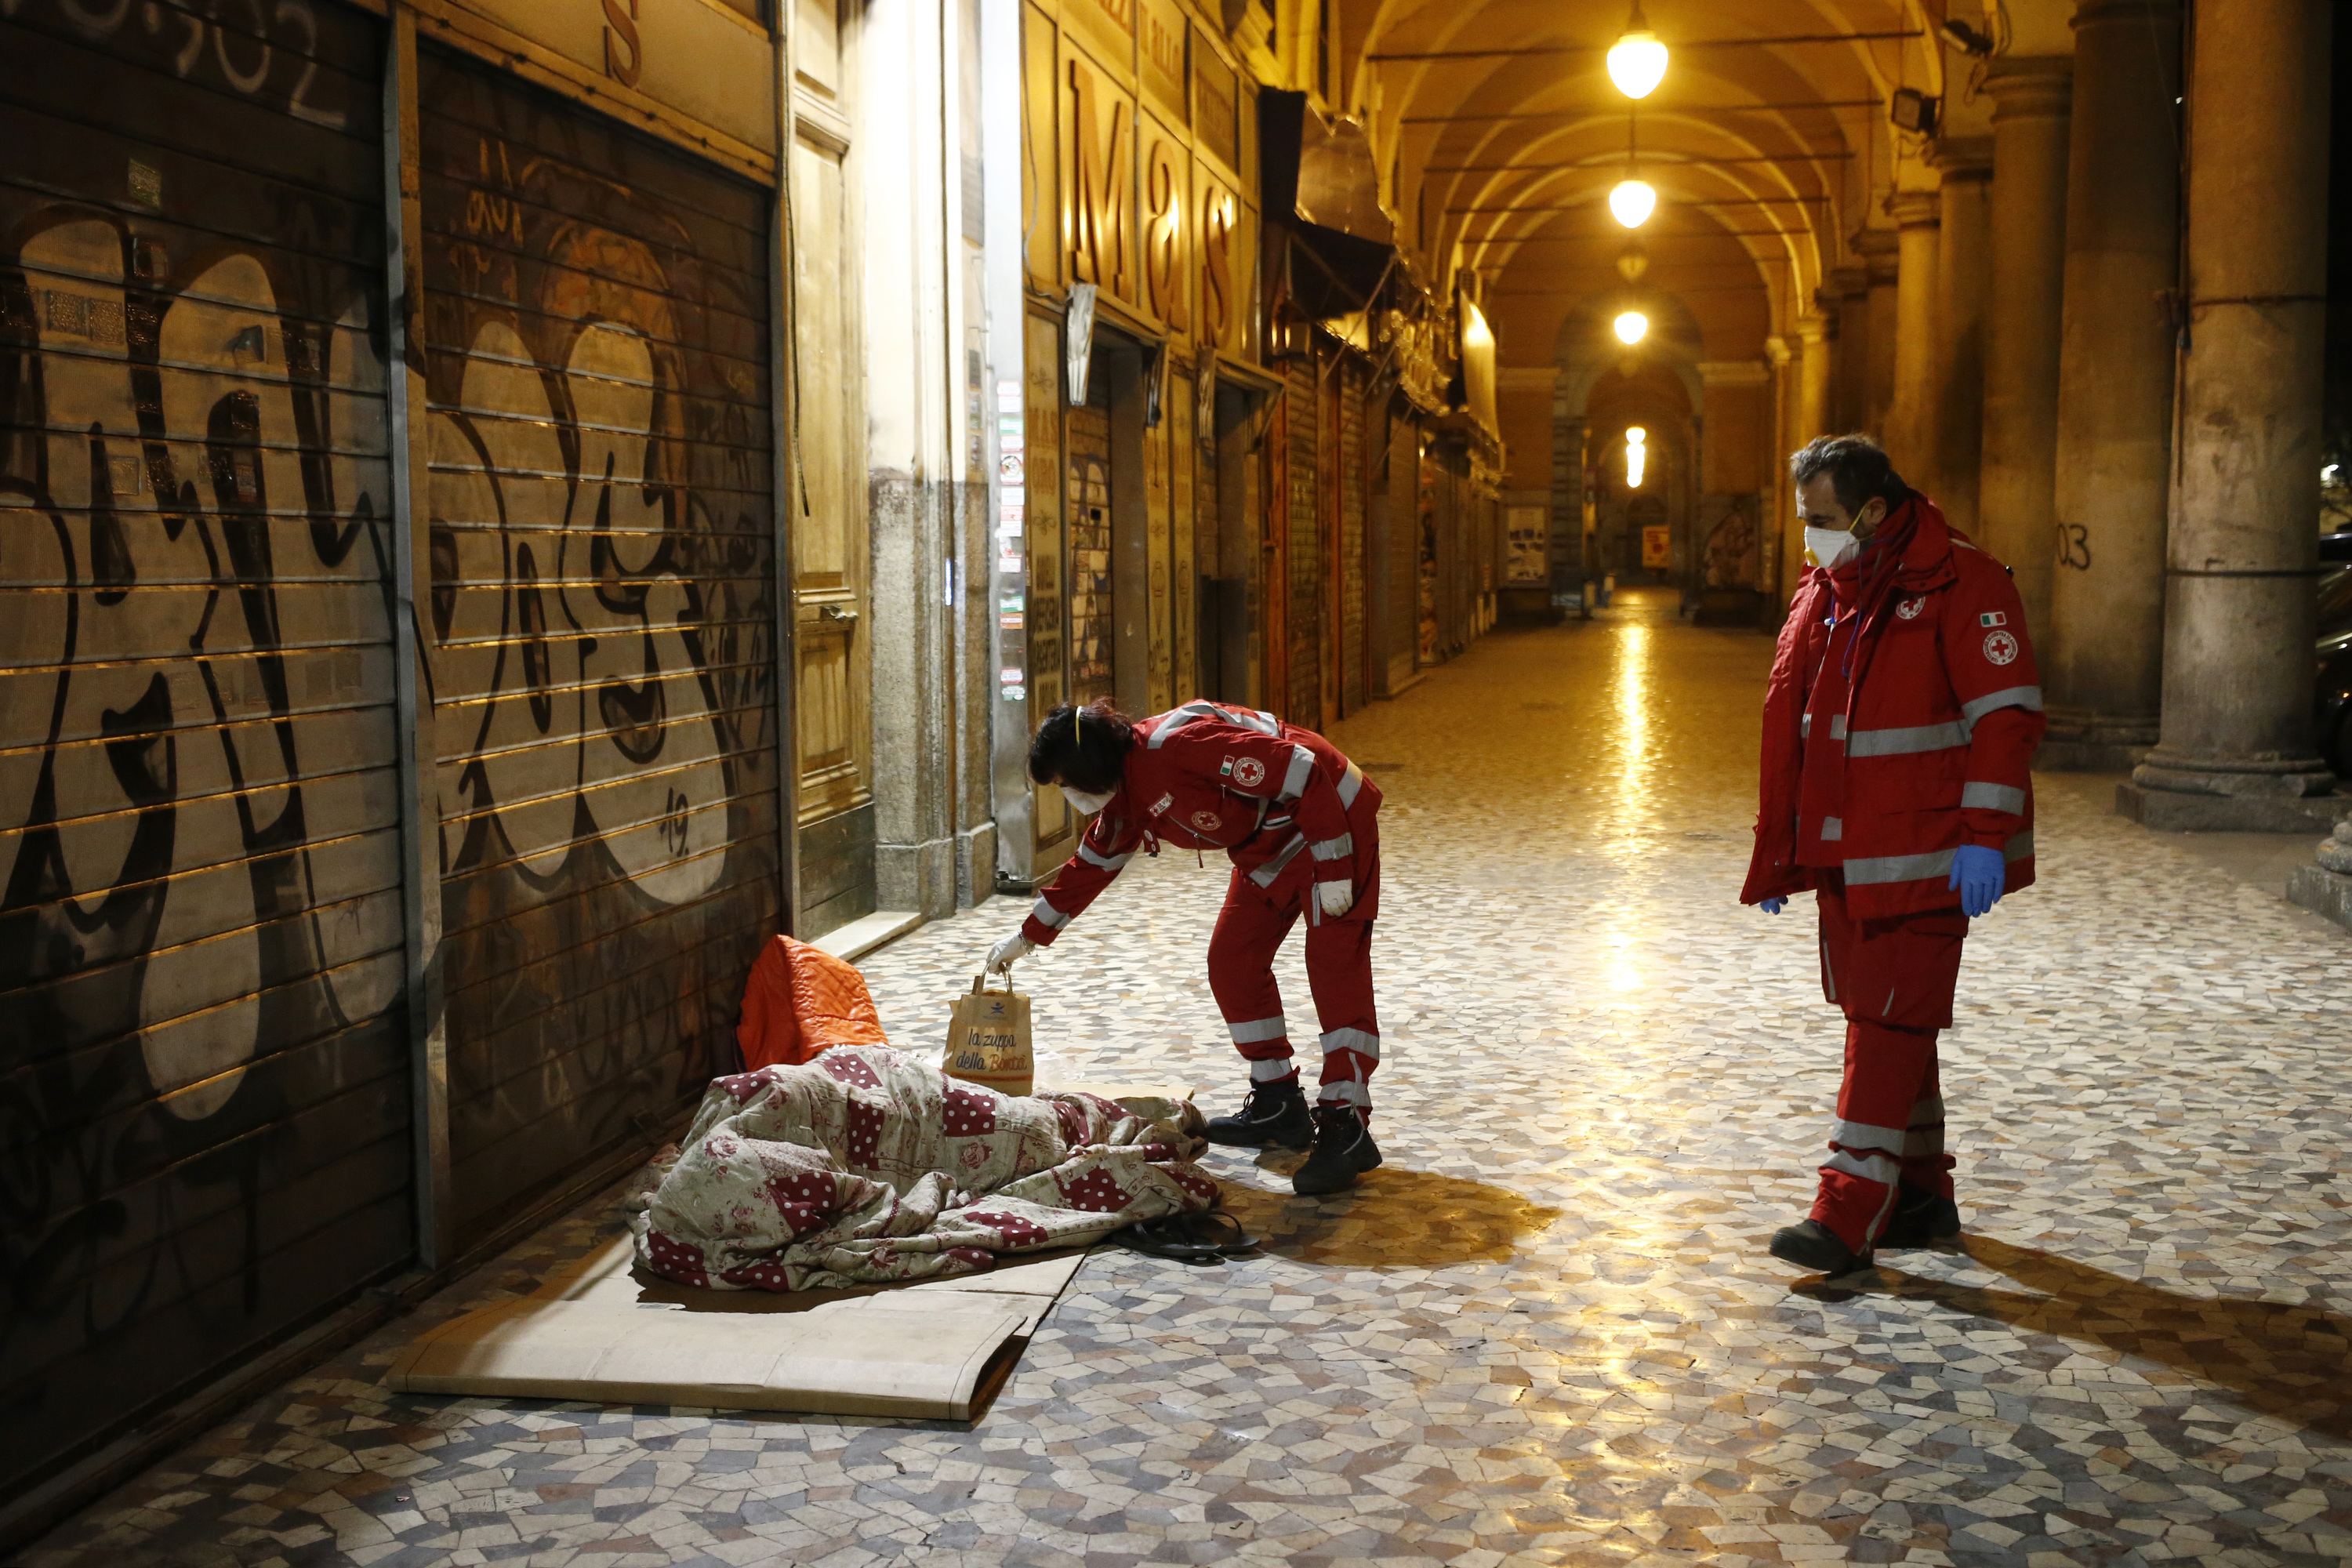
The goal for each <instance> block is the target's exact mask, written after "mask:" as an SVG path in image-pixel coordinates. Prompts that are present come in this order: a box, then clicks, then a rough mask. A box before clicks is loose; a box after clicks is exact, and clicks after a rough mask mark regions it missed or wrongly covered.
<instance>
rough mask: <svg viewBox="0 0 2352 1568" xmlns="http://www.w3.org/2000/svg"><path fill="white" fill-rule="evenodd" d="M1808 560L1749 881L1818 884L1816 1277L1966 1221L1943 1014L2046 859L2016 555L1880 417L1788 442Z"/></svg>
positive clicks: (1805, 1253) (1759, 893)
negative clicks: (2007, 894)
mask: <svg viewBox="0 0 2352 1568" xmlns="http://www.w3.org/2000/svg"><path fill="white" fill-rule="evenodd" d="M1789 471H1790V475H1791V476H1792V477H1793V478H1794V479H1795V481H1796V486H1797V510H1798V514H1799V516H1800V518H1801V520H1802V521H1803V522H1804V525H1805V543H1806V546H1807V549H1806V557H1807V559H1808V560H1810V561H1811V562H1812V563H1813V568H1812V570H1811V571H1809V572H1807V573H1806V574H1805V576H1804V580H1803V583H1802V584H1801V585H1800V587H1799V588H1798V590H1797V594H1796V597H1795V600H1794V602H1793V603H1791V604H1790V606H1789V618H1788V621H1787V623H1786V624H1785V625H1783V626H1781V628H1780V646H1779V647H1778V649H1777V650H1776V652H1775V653H1774V655H1773V659H1772V677H1771V684H1770V686H1769V689H1768V690H1767V692H1766V695H1765V699H1764V748H1763V762H1762V768H1761V776H1760V778H1759V795H1760V797H1761V798H1760V808H1759V811H1758V813H1757V818H1756V853H1755V858H1754V859H1753V861H1752V862H1751V863H1750V864H1749V867H1748V885H1747V888H1746V889H1744V890H1743V891H1742V892H1741V894H1740V896H1739V897H1740V902H1742V903H1748V904H1760V905H1762V906H1763V909H1764V912H1765V913H1767V914H1774V915H1777V914H1779V913H1780V910H1781V909H1782V908H1783V907H1784V906H1785V905H1786V903H1787V901H1788V899H1789V896H1790V894H1792V893H1796V892H1800V891H1802V890H1803V889H1808V888H1810V889H1812V892H1813V898H1814V901H1815V903H1816V904H1817V905H1818V906H1819V908H1820V912H1821V922H1822V934H1821V949H1822V991H1823V992H1824V993H1825V994H1827V996H1828V997H1829V999H1830V1000H1831V1001H1832V1002H1833V1003H1835V1004H1836V1005H1838V1006H1839V1007H1841V1008H1843V1010H1844V1012H1845V1016H1846V1033H1845V1080H1844V1082H1843V1085H1842V1086H1841V1087H1840V1088H1839V1090H1838V1101H1837V1124H1836V1126H1835V1127H1834V1128H1833V1129H1832V1131H1831V1133H1830V1145H1829V1146H1830V1158H1829V1163H1827V1164H1825V1165H1823V1166H1822V1167H1821V1177H1822V1180H1821V1189H1820V1194H1819V1195H1818V1196H1817V1197H1816V1198H1815V1199H1814V1200H1813V1207H1812V1213H1811V1216H1810V1217H1808V1218H1806V1219H1804V1220H1802V1221H1801V1222H1799V1223H1798V1224H1796V1225H1792V1226H1785V1227H1783V1228H1782V1229H1780V1231H1778V1232H1776V1233H1775V1234H1774V1235H1773V1237H1772V1256H1773V1257H1775V1258H1780V1259H1783V1260H1784V1261H1786V1262H1790V1263H1794V1264H1798V1265H1800V1266H1801V1267H1802V1268H1809V1269H1813V1270H1816V1271H1818V1272H1821V1273H1823V1274H1830V1275H1836V1274H1843V1273H1846V1272H1848V1271H1850V1270H1852V1269H1855V1268H1863V1267H1865V1266H1867V1265H1868V1263H1869V1262H1870V1258H1871V1252H1872V1249H1873V1248H1874V1247H1890V1248H1892V1247H1924V1246H1929V1245H1933V1244H1936V1243H1939V1242H1948V1241H1952V1240H1956V1239H1958V1236H1959V1234H1960V1215H1959V1210H1958V1206H1957V1205H1955V1204H1954V1203H1953V1201H1952V1176H1951V1172H1952V1159H1951V1156H1950V1155H1948V1154H1947V1153H1945V1152H1944V1102H1943V1100H1942V1098H1941V1094H1940V1091H1939V1088H1938V1083H1937V1070H1936V1035H1937V1031H1938V1030H1939V1029H1944V1028H1948V1027H1949V1026H1950V1025H1951V1022H1952V991H1953V986H1954V984H1955V983H1956V982H1957V981H1958V977H1959V970H1960V944H1961V942H1962V941H1963V940H1964V939H1965V938H1966V937H1967V936H1968V933H1969V921H1970V920H1972V919H1974V918H1976V917H1977V916H1979V915H1982V914H1983V913H1984V912H1985V911H1986V910H1990V909H1991V908H1992V906H1993V905H1994V904H1995V903H1996V902H1997V901H1999V900H2000V896H2001V894H2002V892H2003V891H2004V890H2007V889H2017V888H2022V887H2025V886H2027V885H2029V884H2030V883H2032V880H2033V785H2032V776H2031V774H2030V773H2029V771H2028V770H2029V768H2030V767H2031V765H2032V760H2033V751H2034V747H2035V746H2037V745H2038V744H2039V743H2040V742H2041V740H2042V728H2043V724H2044V720H2043V718H2042V688H2041V685H2040V678H2039V677H2038V676H2037V675H2036V673H2035V671H2034V664H2033V649H2032V647H2031V646H2029V644H2028V643H2027V641H2026V636H2025V616H2024V614H2023V611H2022V610H2021V606H2020V605H2019V602H2018V597H2017V589H2016V587H2015V586H2014V585H2013V584H2011V582H2010V579H2009V573H2008V570H2007V569H2006V568H2005V567H2003V566H2002V565H2001V564H2000V562H1998V561H1995V560H1994V559H1993V558H1992V557H1991V556H1990V555H1987V554H1986V553H1985V552H1983V551H1981V550H1979V549H1978V548H1977V547H1976V546H1975V545H1973V544H1971V543H1970V542H1969V541H1968V539H1967V538H1966V537H1965V536H1964V535H1962V534H1961V533H1960V532H1959V531H1958V530H1956V529H1954V528H1952V527H1951V526H1950V525H1949V524H1948V523H1946V522H1945V521H1944V514H1943V513H1942V512H1941V511H1939V510H1937V508H1936V504H1935V503H1934V502H1933V501H1931V500H1928V499H1927V497H1925V496H1923V495H1920V494H1918V493H1916V491H1914V490H1912V489H1910V488H1909V487H1908V486H1906V484H1904V482H1903V480H1902V479H1901V478H1900V477H1899V476H1898V475H1897V474H1896V473H1895V469H1894V467H1893V465H1892V464H1890V463H1889V462H1888V461H1887V458H1886V454H1885V452H1883V451H1881V450H1880V449H1879V447H1878V446H1877V444H1876V443H1875V442H1874V441H1872V440H1871V439H1870V438H1869V437H1864V436H1837V437H1828V436H1825V437H1821V438H1820V439H1819V440H1816V441H1814V442H1812V443H1811V444H1810V445H1808V446H1807V447H1805V448H1804V450H1802V451H1801V452H1799V453H1797V454H1796V455H1795V456H1794V457H1793V458H1790V461H1789Z"/></svg>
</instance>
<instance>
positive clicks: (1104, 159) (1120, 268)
mask: <svg viewBox="0 0 2352 1568" xmlns="http://www.w3.org/2000/svg"><path fill="white" fill-rule="evenodd" d="M1105 96H1106V95H1105V94H1103V93H1100V92H1098V91H1097V90H1096V88H1095V79H1094V73H1093V72H1091V71H1089V70H1087V68H1086V67H1084V66H1082V65H1080V64H1079V63H1078V62H1077V61H1076V60H1072V61H1071V62H1070V121H1071V123H1070V152H1071V158H1070V163H1071V168H1070V276H1071V277H1072V278H1073V279H1076V281H1078V282H1080V283H1092V284H1094V285H1096V286H1097V288H1100V289H1105V290H1107V291H1108V292H1109V293H1112V294H1116V295H1117V296H1118V297H1119V298H1120V299H1122V300H1131V299H1133V298H1134V297H1135V290H1134V286H1133V284H1132V282H1131V281H1130V279H1129V269H1128V247H1129V241H1128V232H1127V227H1128V225H1127V211H1128V207H1129V205H1130V204H1131V198H1132V194H1133V186H1134V183H1135V153H1134V149H1133V147H1132V145H1131V144H1130V140H1129V134H1128V125H1127V114H1126V110H1125V105H1123V104H1120V103H1118V101H1117V100H1113V103H1112V110H1111V115H1110V124H1109V127H1108V133H1107V134H1106V131H1105V127H1104V126H1103V124H1102V113H1101V109H1102V100H1103V98H1104V97H1105Z"/></svg>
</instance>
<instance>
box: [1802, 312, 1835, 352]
mask: <svg viewBox="0 0 2352 1568" xmlns="http://www.w3.org/2000/svg"><path fill="white" fill-rule="evenodd" d="M1829 335H1830V319H1829V318H1828V317H1827V316H1812V315H1806V316H1800V317H1798V318H1797V341H1798V342H1801V343H1803V344H1804V345H1805V347H1806V348H1808V349H1811V347H1812V346H1813V345H1814V344H1815V343H1819V342H1828V341H1829Z"/></svg>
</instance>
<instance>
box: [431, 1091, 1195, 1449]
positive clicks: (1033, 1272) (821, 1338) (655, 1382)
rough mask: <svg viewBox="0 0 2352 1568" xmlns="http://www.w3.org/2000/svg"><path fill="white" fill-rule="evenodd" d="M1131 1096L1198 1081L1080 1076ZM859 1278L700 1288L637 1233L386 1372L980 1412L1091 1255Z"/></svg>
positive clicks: (817, 1408) (739, 1403) (458, 1382)
mask: <svg viewBox="0 0 2352 1568" xmlns="http://www.w3.org/2000/svg"><path fill="white" fill-rule="evenodd" d="M1071 1087H1073V1088H1079V1089H1087V1091H1089V1092H1092V1093H1096V1094H1100V1095H1103V1096H1104V1097H1105V1098H1106V1099H1118V1098H1120V1097H1122V1096H1125V1095H1133V1094H1147V1093H1148V1094H1155V1095H1163V1096H1171V1097H1172V1098H1178V1099H1187V1100H1189V1099H1191V1098H1192V1094H1191V1090H1190V1089H1181V1090H1180V1089H1170V1088H1168V1087H1167V1086H1155V1087H1152V1088H1149V1089H1147V1088H1145V1087H1143V1086H1140V1085H1119V1086H1116V1087H1113V1086H1107V1085H1097V1084H1084V1085H1072V1086H1071ZM1085 1257H1086V1254H1085V1252H1084V1251H1082V1250H1073V1251H1067V1252H1062V1253H1057V1254H1053V1255H1049V1256H1045V1257H1038V1258H1009V1259H1007V1260H1006V1261H1005V1262H1003V1263H1002V1264H1000V1265H999V1266H998V1267H997V1268H993V1269H991V1270H990V1271H989V1272H987V1273H985V1274H969V1275H962V1276H959V1277H957V1278H955V1279H937V1280H924V1281H920V1282H918V1283H915V1284H910V1285H872V1286H863V1287H858V1288H856V1289H846V1290H798V1291H787V1292H769V1291H764V1290H697V1289H691V1288H690V1287H688V1286H684V1285H677V1284H674V1283H672V1282H670V1281H668V1280H667V1279H657V1278H656V1277H654V1276H652V1275H649V1274H641V1273H639V1272H637V1271H636V1270H635V1267H634V1263H635V1258H634V1256H633V1254H632V1251H631V1247H630V1241H629V1238H628V1237H621V1238H619V1239H618V1240H615V1241H614V1242H613V1243H612V1244H611V1245H610V1246H608V1247H604V1248H603V1249H601V1250H599V1251H597V1252H593V1253H591V1254H589V1255H588V1256H587V1257H585V1258H582V1259H581V1260H579V1261H578V1262H576V1263H574V1264H572V1265H571V1266H569V1267H568V1268H563V1269H561V1270H558V1271H557V1272H556V1273H555V1274H554V1275H552V1276H551V1278H550V1279H547V1280H546V1281H545V1282H544V1283H542V1284H541V1287H540V1288H539V1289H537V1290H535V1291H533V1292H532V1293H531V1294H530V1295H529V1296H525V1297H521V1298H519V1299H518V1300H512V1301H502V1302H499V1304H498V1305H496V1306H492V1307H485V1308H483V1309H481V1310H478V1311H473V1312H467V1313H465V1314H463V1315H461V1316H459V1317H456V1318H452V1319H451V1320H450V1321H447V1322H446V1323H443V1324H441V1325H439V1326H438V1327H436V1328H435V1329H433V1330H431V1331H428V1332H426V1333H425V1334H424V1335H422V1336H420V1337H419V1338H418V1339H417V1340H416V1341H415V1342H413V1343H411V1344H410V1345H409V1346H408V1348H407V1349H406V1350H405V1351H404V1352H402V1353H401V1355H400V1357H399V1359H398V1360H396V1361H395V1362H394V1363H393V1365H392V1367H391V1369H390V1371H389V1372H388V1373H387V1374H386V1376H385V1382H386V1384H388V1385H389V1386H390V1387H391V1388H392V1389H394V1391H395V1392H398V1393H403V1394H489V1395H505V1396H510V1397H514V1398H528V1399H576V1400H588V1401H593V1402H595V1403H597V1404H604V1405H701V1406H706V1407H713V1408H719V1409H732V1410H774V1411H790V1412H794V1413H798V1414H803V1415H895V1416H907V1417H919V1418H929V1419H934V1420H948V1421H970V1420H973V1419H975V1418H976V1417H977V1416H978V1415H980V1413H981V1412H982V1411H983V1410H984V1409H985V1408H986V1407H987V1405H988V1402H989V1400H990V1399H992V1398H993V1397H994V1395H995V1393H996V1391H997V1389H998V1388H1000V1387H1002V1386H1003V1383H1004V1380H1005V1379H1006V1378H1007V1377H1009V1376H1010V1375H1011V1374H1012V1371H1013V1364H1014V1363H1016V1362H1018V1361H1019V1360H1020V1356H1021V1352H1022V1350H1023V1348H1024V1347H1025V1346H1026V1345H1027V1344H1028V1342H1029V1336H1030V1335H1031V1334H1033V1333H1034V1332H1035V1331H1036V1329H1037V1325H1038V1324H1039V1323H1041V1322H1042V1321H1045V1314H1046V1313H1047V1312H1048V1311H1050V1310H1052V1309H1053V1305H1054V1302H1055V1299H1056V1298H1058V1297H1059V1296H1060V1295H1061V1293H1062V1290H1063V1289H1064V1287H1066V1286H1067V1285H1068V1284H1069V1282H1070V1280H1071V1279H1072V1278H1073V1277H1074V1276H1075V1275H1076V1273H1077V1270H1078V1265H1079V1263H1080V1262H1082V1261H1083V1260H1084V1259H1085Z"/></svg>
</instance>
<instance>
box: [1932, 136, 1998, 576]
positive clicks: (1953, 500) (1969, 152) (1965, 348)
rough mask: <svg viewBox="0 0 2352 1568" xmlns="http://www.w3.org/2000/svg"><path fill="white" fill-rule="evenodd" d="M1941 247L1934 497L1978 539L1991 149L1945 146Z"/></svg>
mask: <svg viewBox="0 0 2352 1568" xmlns="http://www.w3.org/2000/svg"><path fill="white" fill-rule="evenodd" d="M1929 162H1931V163H1934V164H1935V166H1936V167H1937V170H1938V171H1940V172H1941V173H1942V174H1943V176H1944V183H1943V185H1942V187H1941V188H1940V189H1939V191H1938V192H1937V195H1939V196H1940V197H1941V198H1942V210H1941V214H1940V216H1941V219H1942V223H1941V226H1940V227H1939V228H1938V229H1937V245H1936V466H1935V468H1933V469H1932V470H1931V471H1930V474H1929V477H1928V479H1927V482H1928V483H1929V484H1931V485H1933V486H1934V487H1935V488H1934V489H1932V490H1931V491H1930V492H1929V493H1931V494H1932V495H1934V496H1935V498H1936V500H1937V502H1938V503H1939V504H1940V505H1941V506H1942V507H1943V509H1944V516H1945V517H1946V518H1947V519H1948V520H1949V521H1950V522H1951V524H1952V526H1953V527H1955V528H1957V529H1958V530H1959V531H1961V532H1963V533H1965V534H1967V535H1969V537H1970V538H1972V539H1973V538H1974V537H1975V536H1976V531H1977V482H1978V479H1979V476H1980V474H1981V472H1982V470H1983V467H1984V356H1985V306H1986V302H1987V300H1990V298H1991V293H1992V288H1991V285H1992V142H1991V140H1990V138H1989V137H1967V138H1962V139H1958V140H1952V141H1946V142H1937V144H1936V148H1935V152H1934V153H1933V154H1932V155H1931V156H1930V158H1929Z"/></svg>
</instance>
